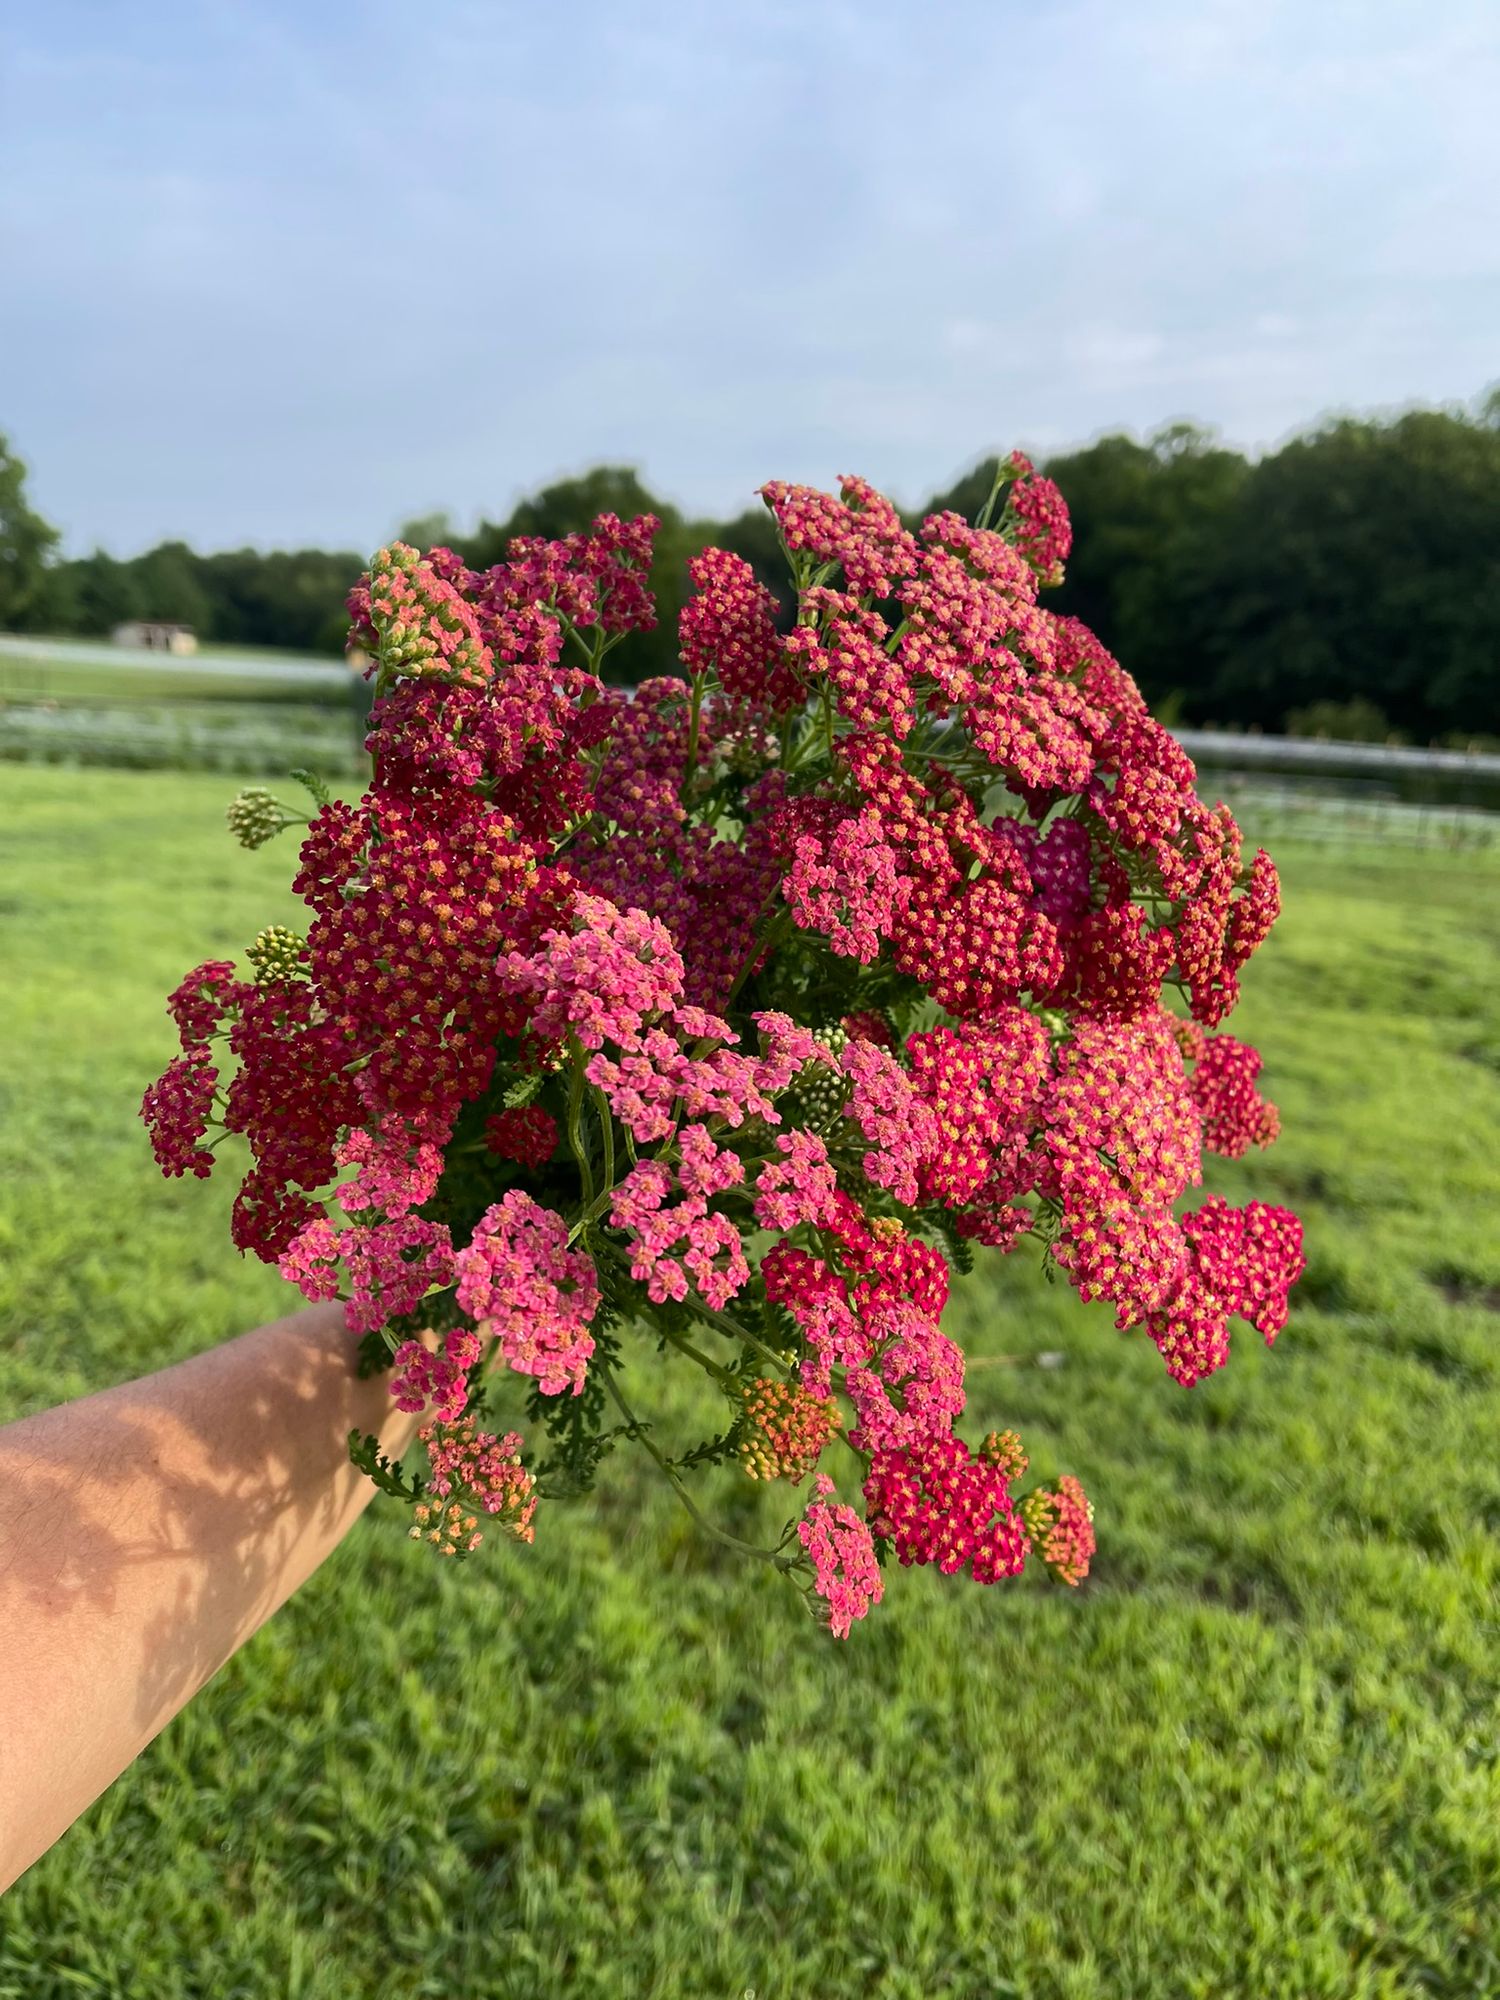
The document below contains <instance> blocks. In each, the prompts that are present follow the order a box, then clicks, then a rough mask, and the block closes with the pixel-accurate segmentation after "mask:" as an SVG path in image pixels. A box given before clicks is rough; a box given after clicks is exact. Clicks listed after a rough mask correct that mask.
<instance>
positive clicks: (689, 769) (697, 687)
mask: <svg viewBox="0 0 1500 2000" xmlns="http://www.w3.org/2000/svg"><path fill="white" fill-rule="evenodd" d="M703 678H704V677H703V675H702V674H694V675H693V704H692V707H691V709H690V710H689V712H688V740H687V757H686V760H685V761H684V763H683V767H682V786H681V797H682V800H683V803H684V804H686V803H687V797H688V793H689V791H690V790H691V788H692V783H693V778H694V776H695V774H696V772H697V769H698V729H699V722H700V719H701V717H702V713H703Z"/></svg>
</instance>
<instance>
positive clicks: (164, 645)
mask: <svg viewBox="0 0 1500 2000" xmlns="http://www.w3.org/2000/svg"><path fill="white" fill-rule="evenodd" d="M110 636H111V637H112V638H113V640H114V642H115V644H116V645H117V646H136V647H139V648H140V649H141V650H142V651H144V652H147V653H175V654H177V655H178V657H179V658H181V657H184V656H185V655H187V654H189V653H196V652H197V650H198V635H197V633H196V632H195V631H194V630H193V628H192V626H191V625H172V624H169V623H167V621H166V620H164V619H158V618H131V619H128V620H127V621H126V622H125V624H123V625H117V626H116V627H115V629H114V631H113V633H112V634H111V635H110Z"/></svg>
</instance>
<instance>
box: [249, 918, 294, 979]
mask: <svg viewBox="0 0 1500 2000" xmlns="http://www.w3.org/2000/svg"><path fill="white" fill-rule="evenodd" d="M245 956H246V958H248V959H249V961H250V963H251V965H253V966H254V968H255V977H256V978H257V980H259V982H260V984H261V985H262V986H268V985H270V984H271V983H272V981H273V980H278V979H283V980H284V979H298V978H300V977H301V976H302V974H303V973H304V972H305V971H306V970H307V939H306V938H302V937H298V935H297V933H296V932H295V931H289V930H288V929H287V928H286V927H285V925H283V924H269V925H268V926H267V927H266V929H265V930H263V931H261V932H260V933H259V935H258V936H257V938H256V940H255V942H254V944H252V945H251V947H250V949H249V950H248V951H247V952H246V953H245Z"/></svg>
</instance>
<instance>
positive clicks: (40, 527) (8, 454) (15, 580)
mask: <svg viewBox="0 0 1500 2000" xmlns="http://www.w3.org/2000/svg"><path fill="white" fill-rule="evenodd" d="M57 539H58V537H57V530H56V528H54V527H53V526H52V525H51V524H50V522H47V521H44V520H43V519H42V517H41V515H40V514H38V513H37V512H36V510H35V509H34V508H33V507H32V506H31V505H30V504H29V503H28V501H27V498H26V466H25V464H24V462H23V461H22V460H21V459H19V458H18V457H17V456H16V454H15V453H14V452H13V451H12V450H11V448H10V444H9V442H8V441H7V439H6V438H5V437H4V436H3V435H0V627H7V626H8V627H21V628H25V627H26V626H27V625H28V624H29V623H30V622H31V617H32V614H33V613H34V612H35V610H36V609H37V608H38V606H39V605H40V603H41V601H42V598H43V595H44V592H45V590H46V584H47V568H48V563H49V560H50V558H51V556H52V553H53V551H54V549H55V548H56V547H57Z"/></svg>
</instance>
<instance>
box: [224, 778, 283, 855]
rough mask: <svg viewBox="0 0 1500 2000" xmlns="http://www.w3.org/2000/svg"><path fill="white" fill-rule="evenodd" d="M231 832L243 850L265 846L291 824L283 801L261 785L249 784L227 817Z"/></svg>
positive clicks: (230, 807) (240, 793)
mask: <svg viewBox="0 0 1500 2000" xmlns="http://www.w3.org/2000/svg"><path fill="white" fill-rule="evenodd" d="M224 818H225V820H226V821H227V822H228V825H229V831H230V832H231V833H232V834H233V835H234V837H235V839H236V840H237V841H238V842H239V844H240V846H241V847H252V848H253V847H264V846H265V844H266V842H267V841H268V840H269V839H270V838H271V837H272V835H273V834H277V833H280V831H281V829H282V828H283V827H284V826H287V825H289V824H290V821H289V820H288V819H287V816H286V809H285V807H284V806H283V805H282V803H281V801H280V799H277V798H273V797H272V795H271V794H270V793H269V792H268V791H266V790H265V789H264V788H263V787H262V786H260V785H250V786H247V788H246V789H245V790H244V791H243V792H239V793H237V794H236V796H235V797H234V798H232V799H231V800H230V802H229V808H228V810H227V811H226V813H225V814H224Z"/></svg>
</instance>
